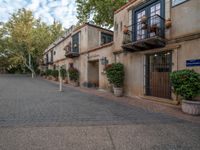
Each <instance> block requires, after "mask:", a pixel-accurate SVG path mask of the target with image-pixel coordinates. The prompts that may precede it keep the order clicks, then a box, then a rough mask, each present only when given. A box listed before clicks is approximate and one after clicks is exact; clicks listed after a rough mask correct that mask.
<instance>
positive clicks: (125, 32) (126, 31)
mask: <svg viewBox="0 0 200 150" xmlns="http://www.w3.org/2000/svg"><path fill="white" fill-rule="evenodd" d="M123 32H124V34H128V32H129V30H128V26H126V25H124V30H123Z"/></svg>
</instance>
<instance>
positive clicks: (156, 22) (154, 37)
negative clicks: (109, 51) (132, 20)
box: [122, 15, 165, 52]
mask: <svg viewBox="0 0 200 150" xmlns="http://www.w3.org/2000/svg"><path fill="white" fill-rule="evenodd" d="M164 46H165V19H164V18H162V17H161V16H159V15H154V16H151V17H148V18H143V19H141V21H139V22H137V23H136V24H133V25H131V26H128V27H126V28H125V29H124V38H123V44H122V48H123V49H124V50H126V51H131V52H137V51H145V50H150V49H155V48H161V47H164Z"/></svg>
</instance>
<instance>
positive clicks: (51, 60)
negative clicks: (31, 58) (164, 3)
mask: <svg viewBox="0 0 200 150" xmlns="http://www.w3.org/2000/svg"><path fill="white" fill-rule="evenodd" d="M51 62H53V50H52V51H51Z"/></svg>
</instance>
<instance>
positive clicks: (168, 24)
mask: <svg viewBox="0 0 200 150" xmlns="http://www.w3.org/2000/svg"><path fill="white" fill-rule="evenodd" d="M171 26H172V21H171V19H167V20H166V22H165V27H166V28H167V29H169V28H170V27H171Z"/></svg>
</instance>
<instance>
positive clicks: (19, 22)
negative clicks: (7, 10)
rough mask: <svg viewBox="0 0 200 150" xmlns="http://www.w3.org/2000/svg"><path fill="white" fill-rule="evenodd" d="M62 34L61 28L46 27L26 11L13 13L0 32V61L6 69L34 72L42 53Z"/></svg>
mask: <svg viewBox="0 0 200 150" xmlns="http://www.w3.org/2000/svg"><path fill="white" fill-rule="evenodd" d="M62 34H63V30H62V25H61V24H60V23H59V22H56V21H54V23H53V24H52V25H47V24H46V23H44V22H42V21H41V20H40V19H35V18H34V17H33V13H32V12H31V11H29V10H26V9H19V10H18V11H17V12H14V13H13V14H12V15H11V17H10V19H9V20H8V22H6V23H4V24H3V27H1V28H0V56H1V57H0V61H3V60H5V58H6V60H7V61H6V62H7V65H5V64H4V67H5V66H19V65H20V66H22V67H26V68H28V69H29V70H30V71H31V72H32V73H34V72H35V70H36V68H37V66H38V65H39V62H40V60H41V58H42V55H43V52H44V50H45V49H46V48H47V47H48V46H49V45H50V44H51V43H52V42H53V41H55V40H56V39H57V38H58V37H59V36H61V35H62Z"/></svg>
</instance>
